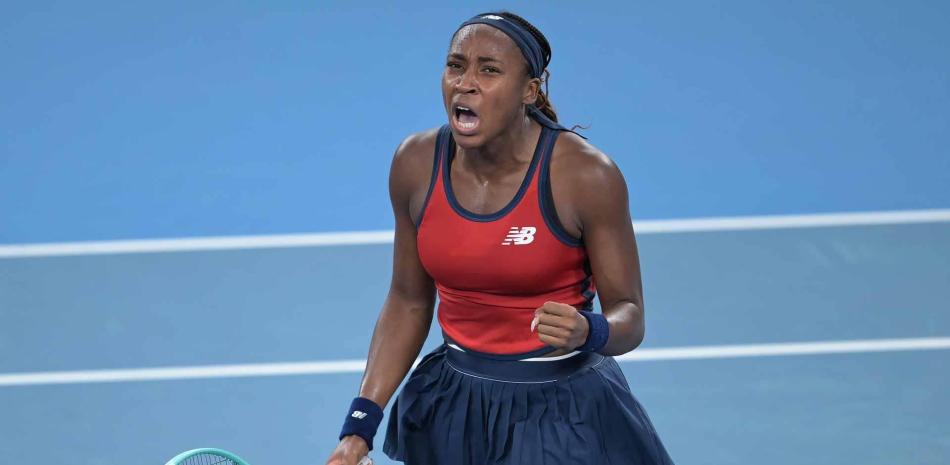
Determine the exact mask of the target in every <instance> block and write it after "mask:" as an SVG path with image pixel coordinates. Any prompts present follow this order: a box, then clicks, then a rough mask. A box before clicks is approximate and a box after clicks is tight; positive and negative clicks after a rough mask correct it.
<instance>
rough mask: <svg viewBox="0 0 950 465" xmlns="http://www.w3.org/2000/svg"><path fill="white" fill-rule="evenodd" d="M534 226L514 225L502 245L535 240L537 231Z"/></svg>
mask: <svg viewBox="0 0 950 465" xmlns="http://www.w3.org/2000/svg"><path fill="white" fill-rule="evenodd" d="M537 230H538V229H537V228H535V227H534V226H522V227H518V226H512V227H511V229H509V230H508V235H507V236H505V240H504V241H502V242H501V245H526V244H530V243H531V242H533V241H534V233H535V232H537Z"/></svg>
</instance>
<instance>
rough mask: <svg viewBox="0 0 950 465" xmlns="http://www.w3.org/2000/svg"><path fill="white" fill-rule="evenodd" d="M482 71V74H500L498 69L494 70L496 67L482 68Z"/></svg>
mask: <svg viewBox="0 0 950 465" xmlns="http://www.w3.org/2000/svg"><path fill="white" fill-rule="evenodd" d="M482 71H484V72H486V73H491V74H498V73H500V72H501V70H500V69H498V68H496V67H494V66H486V67H484V68H482Z"/></svg>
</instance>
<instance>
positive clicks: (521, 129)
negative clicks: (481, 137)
mask: <svg viewBox="0 0 950 465" xmlns="http://www.w3.org/2000/svg"><path fill="white" fill-rule="evenodd" d="M516 121H517V123H515V124H511V125H509V128H510V129H508V130H506V131H504V132H502V133H501V134H499V135H498V137H495V138H494V139H492V140H490V141H488V143H486V144H485V145H483V146H481V147H472V148H467V149H463V148H462V147H459V148H458V162H459V163H462V164H463V165H464V166H465V168H466V170H467V171H469V172H471V173H473V174H475V176H476V177H477V178H478V179H479V180H481V181H487V180H488V179H489V178H496V177H497V176H498V175H504V174H507V173H510V172H511V169H512V168H515V167H518V166H520V165H523V164H524V163H527V162H529V161H531V156H532V155H533V153H534V148H535V143H536V142H537V140H538V133H539V132H540V130H541V125H540V124H538V123H536V122H534V121H533V120H532V119H531V118H530V117H529V116H527V115H525V114H523V113H522V114H521V115H520V117H519V118H517V119H516Z"/></svg>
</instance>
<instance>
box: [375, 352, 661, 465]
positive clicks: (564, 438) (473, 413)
mask: <svg viewBox="0 0 950 465" xmlns="http://www.w3.org/2000/svg"><path fill="white" fill-rule="evenodd" d="M383 451H384V452H385V453H386V455H388V456H389V457H390V458H392V459H393V460H398V461H402V462H404V463H406V464H407V465H437V464H438V465H483V464H498V465H501V464H505V465H509V464H510V465H515V464H517V465H542V464H543V465H562V464H563V465H567V464H584V465H589V464H613V465H628V464H629V465H633V464H637V465H653V464H664V465H665V464H672V463H673V462H672V460H671V459H670V457H669V455H668V454H667V452H666V449H665V448H664V447H663V444H662V443H661V442H660V439H659V438H658V437H657V435H656V431H655V430H654V429H653V425H652V423H651V422H650V419H649V417H648V416H647V414H646V412H645V411H644V410H643V407H642V406H641V405H640V403H639V402H638V401H637V400H636V398H634V396H633V394H632V393H631V392H630V387H629V386H628V385H627V381H626V379H625V378H624V375H623V373H622V372H621V371H620V367H619V366H617V362H616V361H615V360H614V359H613V358H612V357H605V356H603V355H599V354H594V353H587V352H584V353H580V354H577V355H574V356H571V357H568V358H563V359H559V360H555V361H500V360H491V359H486V358H484V357H482V356H479V355H474V354H472V353H468V352H463V351H461V350H458V349H455V348H450V347H447V346H446V345H444V344H443V345H442V346H440V347H439V348H437V349H436V350H434V351H432V352H431V353H429V354H428V355H426V356H425V357H424V358H423V359H422V362H421V363H420V364H419V366H418V367H416V369H415V370H414V371H413V372H412V374H411V375H410V376H409V379H408V381H407V382H406V385H405V386H404V387H403V390H402V391H401V392H400V393H399V396H398V397H397V398H396V401H395V402H394V403H393V407H392V410H391V414H390V417H389V427H388V429H387V431H386V441H385V444H384V445H383Z"/></svg>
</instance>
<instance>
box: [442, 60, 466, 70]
mask: <svg viewBox="0 0 950 465" xmlns="http://www.w3.org/2000/svg"><path fill="white" fill-rule="evenodd" d="M445 66H446V68H449V69H462V65H460V64H458V63H456V62H454V61H450V62H448V63H446V64H445Z"/></svg>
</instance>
